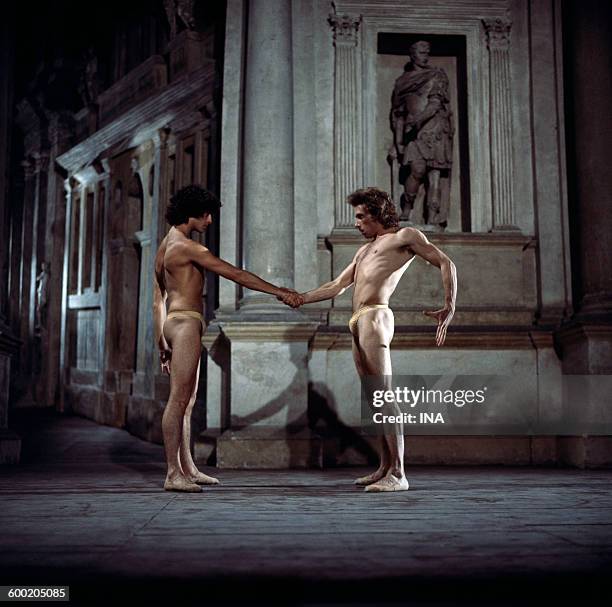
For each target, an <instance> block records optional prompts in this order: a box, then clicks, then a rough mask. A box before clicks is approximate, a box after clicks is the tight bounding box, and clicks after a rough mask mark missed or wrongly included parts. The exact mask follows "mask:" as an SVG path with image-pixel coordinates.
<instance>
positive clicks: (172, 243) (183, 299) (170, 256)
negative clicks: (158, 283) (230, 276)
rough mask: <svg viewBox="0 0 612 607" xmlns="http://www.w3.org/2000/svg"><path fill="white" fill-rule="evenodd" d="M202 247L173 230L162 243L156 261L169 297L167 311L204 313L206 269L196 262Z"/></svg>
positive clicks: (156, 266) (159, 277)
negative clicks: (203, 294) (195, 256)
mask: <svg viewBox="0 0 612 607" xmlns="http://www.w3.org/2000/svg"><path fill="white" fill-rule="evenodd" d="M195 247H201V245H199V244H197V243H195V242H194V241H193V240H191V239H189V238H187V237H185V236H184V235H183V234H181V232H179V231H178V230H175V229H171V230H170V232H168V234H167V235H166V237H165V238H164V239H163V240H162V242H161V245H160V247H159V250H158V252H157V257H156V258H155V273H156V275H157V277H158V280H160V279H162V280H163V285H164V286H165V290H166V293H167V296H168V312H174V311H176V310H193V311H194V312H200V313H202V289H203V287H204V268H202V266H200V265H199V264H197V263H196V261H195V259H194V248H195Z"/></svg>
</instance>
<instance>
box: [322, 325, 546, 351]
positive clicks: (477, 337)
mask: <svg viewBox="0 0 612 607" xmlns="http://www.w3.org/2000/svg"><path fill="white" fill-rule="evenodd" d="M543 339H544V338H543V337H542V340H543ZM538 341H539V342H540V344H541V340H538ZM352 343H353V336H352V335H351V334H350V333H349V332H348V331H342V332H341V331H337V332H335V331H321V332H317V333H316V334H315V336H314V338H313V340H312V349H313V350H335V349H340V350H350V349H351V347H352ZM540 344H539V345H540ZM534 347H535V346H534V342H533V341H532V336H531V335H530V332H529V331H518V330H517V331H507V332H500V331H486V330H484V331H479V330H476V331H472V332H470V333H465V332H449V333H447V335H446V341H445V343H444V346H442V348H438V347H437V346H436V342H435V331H433V330H432V331H428V332H426V333H425V332H421V331H406V332H397V331H396V333H395V336H394V337H393V341H392V342H391V350H393V349H397V350H413V349H438V350H440V351H442V350H444V349H449V348H450V349H461V350H465V349H472V350H533V349H534ZM540 347H542V345H540ZM551 347H552V343H551Z"/></svg>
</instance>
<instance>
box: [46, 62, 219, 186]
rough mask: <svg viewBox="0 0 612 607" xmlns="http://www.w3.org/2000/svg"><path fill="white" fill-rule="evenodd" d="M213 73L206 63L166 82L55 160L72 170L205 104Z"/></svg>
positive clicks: (133, 143)
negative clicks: (166, 83) (172, 82)
mask: <svg viewBox="0 0 612 607" xmlns="http://www.w3.org/2000/svg"><path fill="white" fill-rule="evenodd" d="M214 76H215V74H214V67H213V66H208V65H207V66H205V67H204V68H202V69H199V70H197V71H194V72H192V73H191V74H190V76H189V78H183V79H182V80H180V81H177V82H176V83H175V84H171V85H169V86H168V87H166V88H165V89H164V90H162V91H161V92H160V93H159V94H158V95H154V96H153V97H150V98H148V99H146V100H145V101H143V102H142V103H139V104H138V105H136V106H134V107H132V108H131V109H130V110H128V111H127V112H125V113H124V114H122V115H121V116H119V117H118V118H117V119H116V120H114V121H113V122H112V123H110V124H108V125H106V126H104V127H102V128H101V129H99V130H98V131H96V132H95V133H94V134H93V135H91V136H90V137H88V138H87V139H85V140H84V141H82V142H81V143H79V144H78V145H75V146H74V147H73V148H71V149H70V150H68V151H67V152H65V153H64V154H62V155H61V156H59V157H58V158H57V162H58V163H59V165H60V166H62V167H63V168H64V169H65V170H66V171H68V173H71V174H72V173H75V172H76V171H78V170H79V169H80V168H82V167H84V166H87V165H88V164H90V163H91V162H92V161H93V160H94V158H96V157H97V156H99V155H100V154H101V153H103V152H104V151H105V150H108V149H109V148H111V147H113V146H117V147H116V149H114V150H113V151H114V152H116V153H119V152H120V151H123V150H125V149H129V148H131V147H135V146H137V145H140V144H142V143H144V142H145V141H147V140H148V139H151V138H152V137H153V136H154V134H155V133H157V132H158V131H159V130H160V129H163V128H164V127H166V126H167V125H168V124H169V123H170V122H172V120H176V119H177V118H179V117H180V116H181V115H183V114H185V113H190V112H193V111H194V109H197V108H198V107H202V106H203V105H205V104H206V102H207V101H206V100H207V99H208V98H210V97H212V88H213V87H212V83H213V80H214Z"/></svg>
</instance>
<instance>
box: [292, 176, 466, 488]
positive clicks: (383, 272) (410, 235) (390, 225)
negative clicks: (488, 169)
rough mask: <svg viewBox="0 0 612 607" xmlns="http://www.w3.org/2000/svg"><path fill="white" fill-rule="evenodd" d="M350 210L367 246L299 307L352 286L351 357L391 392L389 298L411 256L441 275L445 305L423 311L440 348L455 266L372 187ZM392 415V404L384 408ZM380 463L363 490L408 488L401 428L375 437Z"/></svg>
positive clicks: (357, 195) (451, 305)
mask: <svg viewBox="0 0 612 607" xmlns="http://www.w3.org/2000/svg"><path fill="white" fill-rule="evenodd" d="M348 203H349V204H350V205H351V206H352V207H354V209H355V227H356V228H357V229H358V230H359V231H360V232H361V234H362V235H363V236H365V237H366V238H368V239H371V242H369V243H368V244H365V245H364V246H362V247H361V248H360V249H359V250H358V251H357V253H356V255H355V257H354V259H353V261H352V262H351V264H350V265H349V266H348V267H347V268H345V269H344V270H343V271H342V272H341V273H340V275H339V276H338V277H337V278H336V279H335V280H332V281H331V282H328V283H326V284H324V285H321V286H320V287H318V288H317V289H314V290H312V291H308V292H307V293H304V294H303V297H304V303H311V302H315V301H322V300H324V299H332V298H334V297H337V296H338V295H340V294H341V293H343V292H344V291H345V290H346V289H347V288H348V287H349V286H351V285H352V284H354V285H355V289H354V292H353V316H352V318H351V320H350V321H349V329H350V331H351V333H352V335H353V358H354V361H355V366H356V367H357V372H358V373H359V375H360V376H361V377H364V376H370V377H373V378H379V381H380V382H382V384H383V385H384V386H385V387H386V388H389V389H390V388H391V386H390V385H389V384H390V379H391V374H392V370H391V354H390V351H389V346H390V345H391V340H392V339H393V331H394V322H393V312H392V311H391V309H390V308H389V298H390V297H391V295H393V292H394V291H395V287H396V286H397V283H398V282H399V280H400V278H401V277H402V275H403V274H404V272H405V271H406V269H407V268H408V266H409V265H410V262H411V261H412V260H413V259H414V257H415V256H416V255H418V256H420V257H422V258H423V259H425V260H426V261H428V262H429V263H431V264H433V265H435V266H437V267H438V268H440V270H441V271H442V282H443V284H444V291H445V304H444V307H443V308H441V309H440V310H436V311H435V312H433V311H424V312H423V314H426V315H427V316H430V317H431V318H433V319H435V320H436V321H437V322H438V330H437V333H436V344H437V345H438V346H441V345H442V344H443V343H444V339H445V338H446V330H447V328H448V325H449V324H450V321H451V320H452V318H453V314H454V313H455V300H456V296H457V276H456V271H455V265H454V264H453V262H452V261H451V260H450V259H449V258H448V257H447V256H446V255H445V254H444V253H443V252H442V251H440V249H438V248H437V247H435V246H434V245H433V244H431V243H430V242H429V241H428V240H427V238H426V237H425V235H424V234H423V233H422V232H420V231H419V230H416V229H414V228H401V229H400V226H399V219H398V216H397V212H396V210H395V205H394V204H393V201H392V200H391V199H390V197H389V195H388V194H387V193H385V192H383V191H381V190H379V189H377V188H367V189H363V190H357V191H356V192H353V193H352V194H351V195H350V196H349V197H348ZM389 408H390V409H391V413H395V412H399V411H397V405H396V404H389ZM380 440H381V446H380V465H379V467H378V469H377V470H376V472H374V473H373V474H370V475H368V476H365V477H363V478H358V479H357V480H356V481H355V484H357V485H362V486H364V485H365V487H366V489H365V490H366V491H403V490H406V489H408V481H407V480H406V476H405V474H404V436H403V426H402V424H401V423H400V424H396V425H395V426H394V427H393V431H391V432H389V431H386V430H385V432H384V433H383V435H382V436H381V438H380Z"/></svg>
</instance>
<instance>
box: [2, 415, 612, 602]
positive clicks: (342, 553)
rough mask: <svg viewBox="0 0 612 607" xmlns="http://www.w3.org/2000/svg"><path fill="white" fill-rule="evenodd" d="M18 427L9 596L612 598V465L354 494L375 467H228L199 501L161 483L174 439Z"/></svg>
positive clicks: (9, 518) (450, 472) (413, 473)
mask: <svg viewBox="0 0 612 607" xmlns="http://www.w3.org/2000/svg"><path fill="white" fill-rule="evenodd" d="M16 421H17V429H18V430H19V431H20V432H21V434H22V436H23V437H24V447H23V460H22V463H21V464H20V465H19V466H15V467H4V468H2V469H0V532H1V533H0V585H6V584H15V583H19V584H24V583H30V584H70V586H71V602H72V604H75V605H81V604H82V605H88V604H99V605H102V604H104V605H110V604H111V602H116V601H118V600H120V599H126V598H129V599H130V604H131V605H139V604H143V605H144V604H146V605H155V604H173V605H188V604H189V605H191V604H203V605H217V604H227V603H228V602H230V603H233V604H255V603H257V604H287V605H331V604H343V605H365V604H383V603H384V604H398V605H399V604H402V605H403V604H415V605H457V604H461V605H526V604H536V603H537V604H538V605H541V604H544V603H546V604H548V603H549V602H552V601H553V599H556V600H555V603H554V604H557V605H559V604H566V602H567V603H569V602H574V600H575V599H574V598H573V596H574V595H575V594H576V593H579V594H581V595H582V596H583V600H582V601H581V603H582V602H584V600H585V599H586V597H587V596H593V593H595V592H596V593H598V596H599V599H600V601H599V602H602V600H603V599H604V593H608V594H609V593H610V589H611V588H612V585H610V584H609V581H608V578H609V576H610V574H611V573H612V491H611V487H612V483H611V481H612V471H584V470H576V469H534V468H429V467H421V468H413V469H411V470H409V472H408V476H409V479H410V483H411V489H410V491H408V492H403V493H397V494H387V495H380V494H378V495H376V494H365V493H363V492H362V491H361V490H359V489H358V488H356V487H354V486H353V485H352V484H351V479H352V478H353V477H355V476H357V475H358V474H361V473H362V472H363V470H360V469H348V468H345V469H336V470H325V471H298V472H290V471H279V472H273V471H265V472H259V471H221V472H220V473H219V475H218V476H219V477H220V479H221V481H222V484H221V485H220V486H218V487H212V488H208V489H205V491H204V492H203V493H201V494H192V495H190V494H184V495H183V494H175V493H166V492H164V491H161V490H160V487H161V484H162V481H163V476H164V464H163V454H162V449H161V447H159V446H157V445H152V444H149V443H145V442H143V441H141V440H139V439H137V438H134V437H133V436H130V435H129V434H127V433H126V432H123V431H121V430H117V429H114V428H108V427H103V426H98V425H96V424H94V423H92V422H90V421H87V420H84V419H80V418H65V417H58V416H55V415H50V414H43V415H42V416H41V415H40V414H38V415H33V414H32V413H31V412H21V413H20V415H19V417H18V418H17V420H16ZM209 472H210V471H209ZM213 473H214V471H213ZM542 593H543V594H542ZM170 598H172V601H171V602H168V601H169V599H170ZM545 599H549V601H548V600H545ZM565 599H567V601H566V600H565ZM570 599H571V600H570ZM603 602H604V603H605V601H603Z"/></svg>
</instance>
